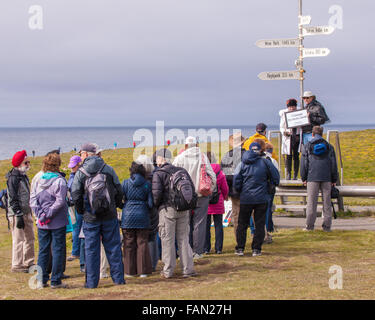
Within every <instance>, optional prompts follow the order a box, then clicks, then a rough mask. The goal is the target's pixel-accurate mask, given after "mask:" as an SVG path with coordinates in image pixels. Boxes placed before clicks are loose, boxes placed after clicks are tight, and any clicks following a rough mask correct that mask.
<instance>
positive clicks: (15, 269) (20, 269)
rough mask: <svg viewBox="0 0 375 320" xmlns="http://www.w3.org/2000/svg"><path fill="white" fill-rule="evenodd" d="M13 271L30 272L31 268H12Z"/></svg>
mask: <svg viewBox="0 0 375 320" xmlns="http://www.w3.org/2000/svg"><path fill="white" fill-rule="evenodd" d="M12 272H18V273H28V272H29V268H12Z"/></svg>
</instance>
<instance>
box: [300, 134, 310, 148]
mask: <svg viewBox="0 0 375 320" xmlns="http://www.w3.org/2000/svg"><path fill="white" fill-rule="evenodd" d="M302 139H303V140H302V141H303V144H304V145H306V143H308V142H309V141H310V140H311V139H312V133H303V134H302Z"/></svg>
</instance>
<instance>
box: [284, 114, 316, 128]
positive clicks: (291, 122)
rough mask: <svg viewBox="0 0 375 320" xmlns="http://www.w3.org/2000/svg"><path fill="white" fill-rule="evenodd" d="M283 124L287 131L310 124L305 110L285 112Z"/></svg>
mask: <svg viewBox="0 0 375 320" xmlns="http://www.w3.org/2000/svg"><path fill="white" fill-rule="evenodd" d="M284 115H285V123H286V127H287V128H288V129H291V128H297V127H301V126H305V125H308V124H310V120H309V117H308V115H307V109H302V110H297V111H290V112H285V113H284Z"/></svg>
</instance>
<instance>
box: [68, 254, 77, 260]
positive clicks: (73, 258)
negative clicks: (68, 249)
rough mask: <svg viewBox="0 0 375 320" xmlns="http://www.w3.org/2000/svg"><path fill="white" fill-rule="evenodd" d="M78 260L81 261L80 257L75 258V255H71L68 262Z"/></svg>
mask: <svg viewBox="0 0 375 320" xmlns="http://www.w3.org/2000/svg"><path fill="white" fill-rule="evenodd" d="M76 259H79V256H73V255H71V256H70V257H68V258H67V259H66V260H68V261H73V260H76Z"/></svg>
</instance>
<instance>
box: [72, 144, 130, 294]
mask: <svg viewBox="0 0 375 320" xmlns="http://www.w3.org/2000/svg"><path fill="white" fill-rule="evenodd" d="M100 151H101V150H99V149H98V146H97V145H96V144H94V143H86V144H84V145H83V146H82V147H81V150H80V155H81V159H82V161H83V163H82V166H81V167H80V168H79V170H78V171H77V173H76V175H75V177H74V181H73V185H72V199H73V203H74V205H75V207H76V210H77V213H78V214H83V233H84V235H85V258H86V259H85V260H86V261H85V262H86V283H85V287H86V288H96V287H97V286H98V283H99V277H100V241H102V243H103V246H104V249H105V253H106V256H107V259H108V262H109V265H110V273H111V277H112V280H113V282H114V283H115V284H125V280H124V264H123V261H122V252H121V239H120V228H119V223H118V219H117V210H116V208H122V207H123V203H122V197H123V192H122V187H121V183H120V181H119V179H118V177H117V175H116V173H115V171H114V170H113V168H112V167H110V166H109V165H107V164H105V162H104V160H103V159H102V158H101V157H99V154H100ZM98 174H104V175H105V181H106V188H105V191H104V192H105V193H106V195H108V198H109V201H108V198H107V201H108V202H103V201H104V199H101V200H102V201H101V203H103V206H101V207H100V208H98V210H97V212H94V210H93V209H92V205H91V203H93V204H95V199H93V198H92V197H91V196H90V194H89V192H88V188H87V183H86V181H87V179H90V177H95V176H97V175H98ZM88 199H92V201H91V202H90V201H89V200H88Z"/></svg>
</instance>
